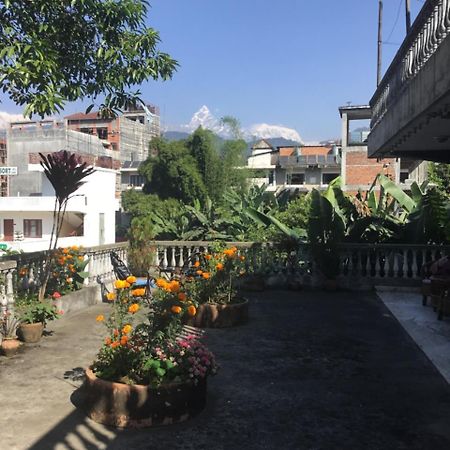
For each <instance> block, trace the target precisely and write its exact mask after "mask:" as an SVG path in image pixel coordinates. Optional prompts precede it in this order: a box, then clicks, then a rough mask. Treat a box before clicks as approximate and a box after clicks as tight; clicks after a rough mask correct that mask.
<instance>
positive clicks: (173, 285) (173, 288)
mask: <svg viewBox="0 0 450 450" xmlns="http://www.w3.org/2000/svg"><path fill="white" fill-rule="evenodd" d="M180 288H181V286H180V282H179V281H177V280H172V281H171V282H170V283H169V290H170V292H178V291H179V290H180Z"/></svg>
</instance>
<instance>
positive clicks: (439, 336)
mask: <svg viewBox="0 0 450 450" xmlns="http://www.w3.org/2000/svg"><path fill="white" fill-rule="evenodd" d="M377 295H378V296H379V297H380V299H381V300H382V301H383V303H384V304H385V305H386V306H387V307H388V308H389V310H390V311H391V313H392V314H393V315H394V316H395V318H396V319H397V320H398V321H399V322H400V324H401V325H402V327H403V328H404V329H405V330H406V331H407V332H408V334H409V335H410V336H411V338H412V339H413V340H414V341H415V342H416V344H417V345H418V346H419V347H420V348H421V349H422V351H423V352H424V353H425V354H426V355H427V357H428V358H430V360H431V361H432V362H433V364H434V365H435V367H436V369H437V370H439V372H440V373H441V375H442V376H443V377H444V378H445V379H446V380H447V383H450V317H446V318H444V320H437V314H436V313H435V312H434V311H433V308H432V307H431V306H429V305H428V306H426V307H424V306H423V305H422V295H421V294H420V293H418V292H407V291H406V292H405V291H395V290H383V289H379V290H378V291H377ZM428 303H429V302H428Z"/></svg>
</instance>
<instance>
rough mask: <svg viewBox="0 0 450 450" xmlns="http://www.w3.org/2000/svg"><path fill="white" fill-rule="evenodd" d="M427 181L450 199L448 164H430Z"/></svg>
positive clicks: (449, 169) (449, 170) (449, 168)
mask: <svg viewBox="0 0 450 450" xmlns="http://www.w3.org/2000/svg"><path fill="white" fill-rule="evenodd" d="M428 179H429V181H430V182H431V183H434V184H435V185H436V186H437V188H438V189H439V190H440V191H441V192H443V193H444V194H445V195H446V196H447V197H450V164H444V163H430V164H429V166H428Z"/></svg>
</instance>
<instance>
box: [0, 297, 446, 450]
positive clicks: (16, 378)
mask: <svg viewBox="0 0 450 450" xmlns="http://www.w3.org/2000/svg"><path fill="white" fill-rule="evenodd" d="M250 300H251V307H250V308H251V309H250V311H251V322H250V323H249V324H248V325H246V326H243V327H240V328H235V329H228V330H210V331H209V332H208V337H207V340H208V344H209V346H210V347H211V349H212V350H213V351H215V353H216V355H217V357H218V360H219V362H220V364H221V366H222V368H221V371H220V373H219V375H218V376H217V377H215V378H212V379H211V380H210V383H209V403H208V406H207V408H206V410H205V411H204V412H203V413H202V414H200V415H199V416H198V417H197V418H195V419H193V420H191V421H190V422H187V423H185V424H181V425H176V426H171V427H161V428H155V429H147V430H141V431H130V430H126V431H117V430H113V429H110V428H106V427H104V426H101V425H98V424H95V423H94V422H92V421H91V420H89V419H86V418H85V417H84V416H83V414H82V413H81V412H80V411H79V410H77V409H76V408H75V407H74V406H73V404H72V402H75V403H77V401H79V397H80V393H79V391H77V390H76V388H77V386H78V385H79V381H77V380H76V378H77V377H76V375H77V373H78V368H82V367H85V366H87V365H88V364H89V363H90V362H91V361H92V359H93V357H94V355H95V353H96V350H97V346H98V345H99V343H100V342H101V340H102V337H103V329H102V325H101V324H98V323H96V322H95V317H96V315H97V314H98V313H99V312H101V311H104V310H105V309H106V308H107V306H106V305H98V306H95V307H91V308H90V309H88V310H85V311H83V312H80V313H77V314H74V315H72V316H70V317H65V318H63V319H61V320H59V321H57V322H54V323H53V324H52V328H51V330H52V331H53V334H52V335H50V336H47V337H46V338H45V339H43V341H42V342H41V343H40V344H37V345H35V346H28V347H27V348H26V349H24V350H23V351H22V353H21V354H20V355H17V356H15V357H14V358H12V359H10V360H7V359H6V358H3V357H2V358H0V408H1V413H0V449H1V450H3V449H5V450H6V449H8V450H13V449H17V450H22V449H33V450H37V449H45V450H51V449H58V450H59V449H76V450H79V449H80V450H82V449H88V450H91V449H92V450H94V449H152V450H157V449H164V450H172V449H186V450H188V449H199V450H200V449H212V450H215V449H217V450H221V449H227V450H234V449H236V450H237V449H246V450H247V449H249V450H250V449H255V450H256V449H258V450H259V449H283V450H284V449H300V450H301V449H330V450H340V449H345V450H347V449H348V450H353V449H355V450H358V449H361V450H371V449H379V450H390V449H392V450H394V449H396V450H397V449H405V450H406V449H408V450H416V449H417V450H419V449H420V450H426V449H430V450H440V449H446V450H448V449H449V448H450V426H449V422H448V420H449V419H448V418H449V414H450V389H449V386H448V385H447V383H446V382H445V381H444V380H443V378H442V377H441V376H440V375H439V374H438V373H437V371H436V370H435V369H434V367H433V366H432V365H431V364H430V362H429V361H428V359H427V358H426V357H425V356H424V354H423V353H422V352H421V351H420V350H419V349H418V347H417V346H416V345H415V344H414V342H413V341H412V340H411V339H410V338H409V336H408V335H407V334H406V333H405V332H404V331H403V329H402V328H401V327H400V326H399V325H398V323H397V321H396V320H395V319H394V318H393V317H392V315H391V314H390V313H389V311H388V310H387V309H386V308H385V307H384V305H383V304H382V303H381V302H380V301H379V300H378V299H377V297H376V296H375V295H374V294H364V293H345V292H339V293H331V294H330V293H322V292H282V291H272V292H265V293H262V294H252V295H251V296H250ZM71 400H72V402H71Z"/></svg>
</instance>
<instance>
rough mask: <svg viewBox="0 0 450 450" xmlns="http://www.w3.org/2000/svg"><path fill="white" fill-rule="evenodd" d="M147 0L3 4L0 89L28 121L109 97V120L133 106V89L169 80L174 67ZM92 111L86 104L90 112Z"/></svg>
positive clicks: (17, 0)
mask: <svg viewBox="0 0 450 450" xmlns="http://www.w3.org/2000/svg"><path fill="white" fill-rule="evenodd" d="M148 6H149V5H148V2H147V0H77V1H74V0H58V1H49V0H33V1H23V0H3V1H1V0H0V49H1V50H0V88H1V89H2V91H3V92H4V93H7V94H8V95H9V97H10V98H11V100H13V101H14V102H15V103H17V104H18V105H26V108H25V114H26V115H28V116H31V115H32V114H38V115H40V116H44V115H46V114H53V113H55V112H58V111H60V110H61V109H62V108H63V106H64V104H65V102H67V101H74V100H78V99H84V98H91V99H95V98H96V97H98V96H99V95H100V94H105V95H106V98H105V100H104V102H103V103H102V104H101V105H100V109H101V111H102V113H103V114H105V115H108V114H112V113H115V112H116V111H118V110H120V109H122V108H125V107H126V106H127V105H128V104H130V103H136V101H137V99H138V97H139V95H140V92H139V91H134V92H132V91H131V89H133V86H136V85H139V84H140V83H142V82H143V81H145V80H148V79H155V80H156V79H159V78H162V79H164V80H166V79H168V78H170V77H171V76H172V74H173V72H174V71H175V69H176V66H177V62H176V61H175V60H174V59H172V58H171V57H170V56H169V55H168V54H166V53H162V52H160V51H159V50H158V49H157V44H158V43H159V40H160V39H159V35H158V32H157V31H155V30H154V29H153V28H149V27H147V26H146V23H145V21H146V16H147V12H148ZM93 106H94V105H91V107H93Z"/></svg>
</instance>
